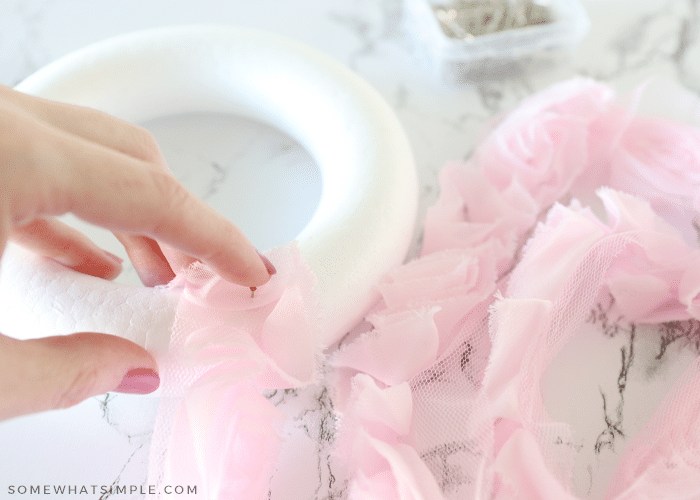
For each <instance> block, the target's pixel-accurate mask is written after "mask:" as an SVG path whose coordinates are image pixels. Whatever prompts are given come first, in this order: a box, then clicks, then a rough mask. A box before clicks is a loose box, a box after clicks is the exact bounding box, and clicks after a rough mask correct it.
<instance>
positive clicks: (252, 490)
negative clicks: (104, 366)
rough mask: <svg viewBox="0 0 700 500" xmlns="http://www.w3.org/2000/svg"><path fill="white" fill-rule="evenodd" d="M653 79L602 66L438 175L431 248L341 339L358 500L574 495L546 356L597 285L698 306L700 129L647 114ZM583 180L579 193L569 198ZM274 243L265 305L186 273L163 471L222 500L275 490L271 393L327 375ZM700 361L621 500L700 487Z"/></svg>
mask: <svg viewBox="0 0 700 500" xmlns="http://www.w3.org/2000/svg"><path fill="white" fill-rule="evenodd" d="M658 88H659V87H658V85H656V84H649V85H646V86H642V87H640V88H639V89H638V90H637V91H635V92H633V93H632V94H631V95H630V96H629V97H628V98H627V100H626V103H625V104H624V105H623V104H621V103H622V102H625V101H623V100H620V101H616V100H615V97H614V93H613V91H612V90H611V89H610V88H609V87H607V86H605V85H603V84H600V83H596V82H593V81H591V80H585V79H574V80H570V81H567V82H563V83H561V84H558V85H555V86H553V87H551V88H549V89H547V90H545V91H544V92H541V93H539V94H536V95H534V96H532V97H530V98H528V99H525V100H524V101H523V102H522V103H521V104H520V105H519V106H518V107H517V108H516V109H515V110H513V111H512V112H511V113H510V114H508V115H506V116H505V117H503V118H502V119H501V120H500V122H498V123H497V124H495V125H494V126H493V128H492V129H491V130H490V131H489V132H488V134H487V135H485V137H484V139H483V141H482V142H481V144H480V145H479V147H478V148H477V150H476V152H475V153H474V155H473V157H472V158H471V159H470V160H469V162H467V163H466V164H460V163H451V164H448V165H447V166H446V167H445V168H444V169H443V171H442V172H441V175H440V183H441V190H442V191H441V196H440V199H439V200H438V202H437V203H436V205H435V206H433V207H432V208H431V209H430V210H429V211H428V215H427V219H426V223H425V233H424V245H423V251H422V256H421V257H420V258H418V259H416V260H414V261H412V262H409V263H407V264H405V265H403V266H400V267H399V268H396V269H394V270H392V271H391V272H390V273H388V275H387V276H386V277H385V278H384V279H383V280H382V281H381V282H380V283H378V284H377V286H378V289H379V290H380V292H381V295H382V301H381V303H380V304H379V305H378V306H377V307H376V308H375V309H374V310H373V311H372V312H371V314H369V316H368V317H367V321H368V322H369V324H370V325H371V329H370V331H368V332H366V333H364V334H361V335H355V336H353V337H352V338H348V340H347V341H346V342H344V343H343V344H342V347H341V348H339V349H338V350H336V351H334V352H331V353H327V360H328V363H329V364H330V366H332V367H333V368H334V370H333V371H332V372H331V374H330V375H329V376H328V378H327V380H332V381H333V384H334V387H335V395H334V400H335V402H336V403H337V406H336V408H337V410H338V414H339V417H340V422H341V425H340V430H339V434H338V436H337V439H336V453H337V455H338V456H339V457H340V458H341V459H342V460H343V461H344V463H345V464H346V465H347V466H348V468H349V470H350V471H351V477H350V482H349V485H348V489H347V494H348V498H350V499H366V498H372V499H398V500H409V499H411V500H419V499H420V500H439V499H441V498H444V499H457V498H459V499H477V500H490V499H493V498H495V499H499V500H506V499H533V500H534V499H552V500H560V499H561V500H564V499H566V500H570V499H573V498H576V496H575V495H574V493H573V492H572V484H571V474H572V469H573V461H574V456H575V452H574V451H573V449H572V448H571V447H570V446H565V444H566V443H570V442H572V438H573V437H572V435H571V431H570V429H569V427H568V426H567V425H565V424H563V423H559V422H555V421H552V420H551V419H550V418H549V416H548V415H547V412H546V410H545V408H544V404H543V401H542V394H541V391H540V380H541V378H542V375H543V373H544V372H545V370H546V368H547V367H548V366H549V364H550V363H551V362H552V360H553V359H554V358H555V357H556V356H557V354H558V353H559V352H560V351H561V349H562V348H563V347H564V346H565V345H566V343H567V342H568V341H569V340H570V339H571V338H572V336H573V335H574V333H576V332H577V331H578V329H579V327H580V325H581V324H582V323H583V321H584V318H585V315H586V314H587V312H588V311H589V310H590V308H591V306H592V305H593V304H594V303H595V301H596V300H598V299H599V298H600V297H604V296H610V297H612V299H613V303H614V306H613V307H614V312H615V313H616V314H619V315H620V316H624V317H625V318H626V319H627V320H629V321H634V322H642V323H659V322H666V321H678V320H687V319H690V318H697V317H699V313H700V310H699V307H700V298H699V296H698V294H699V293H700V270H699V269H700V266H698V263H700V253H699V252H698V250H697V248H695V247H694V246H691V241H693V239H694V238H693V237H694V235H693V231H692V225H691V221H692V219H693V217H694V214H695V212H696V211H697V210H698V208H700V131H699V130H698V129H697V128H694V127H692V126H690V125H687V124H682V123H677V122H674V121H671V120H668V119H664V118H660V117H655V116H644V115H638V114H636V113H637V110H638V108H639V109H642V108H643V107H644V106H645V105H646V104H645V102H646V101H645V96H646V95H647V94H649V95H652V97H653V98H654V99H656V98H657V96H658ZM674 92H675V91H674V90H668V91H667V94H666V95H667V96H669V99H671V97H670V96H673V95H674ZM683 96H684V97H683V98H684V99H685V100H686V102H693V103H694V105H695V106H698V105H699V103H700V100H698V99H697V98H694V99H695V101H692V98H690V97H688V96H687V94H683ZM657 107H658V106H657ZM600 185H603V186H609V187H605V188H601V189H599V190H598V191H597V195H596V196H594V195H593V188H594V187H596V186H600ZM628 193H629V194H628ZM572 194H575V195H576V196H578V197H579V198H580V200H581V201H578V200H577V199H571V200H570V201H568V202H566V203H564V204H559V203H557V200H564V199H567V198H569V199H570V198H571V196H572ZM584 203H586V204H590V207H589V206H588V205H584ZM662 216H663V217H662ZM674 226H677V227H674ZM269 257H270V258H271V260H272V261H273V262H274V263H275V266H276V267H277V269H278V270H280V272H279V273H278V275H276V276H275V277H274V278H273V281H272V282H271V283H270V284H269V285H266V286H265V287H261V288H260V289H259V291H258V292H256V297H255V299H251V298H250V294H249V291H248V289H242V288H240V287H235V286H233V285H229V284H227V283H225V282H223V281H221V280H220V279H219V278H217V277H215V276H213V275H211V274H210V273H209V272H208V271H207V270H206V269H203V268H196V269H192V270H190V271H188V273H187V274H185V275H182V276H179V277H178V278H177V283H175V284H174V285H173V286H181V287H183V288H184V293H183V299H182V302H181V304H180V306H179V309H178V319H177V322H176V325H175V332H174V336H173V342H172V347H173V359H174V360H176V361H174V362H173V363H174V364H173V366H175V367H176V368H175V371H178V370H179V372H178V373H179V375H178V377H172V378H171V380H170V381H169V382H168V379H166V383H169V384H171V385H172V387H178V384H181V383H182V381H183V380H196V381H194V382H193V383H188V385H187V392H186V393H185V396H184V399H183V400H182V402H181V403H178V405H179V406H178V408H177V410H176V411H173V410H167V409H164V410H163V412H162V415H166V416H167V414H170V417H169V419H168V418H165V417H163V418H161V420H160V422H161V424H159V427H158V428H157V429H156V431H157V435H159V436H160V435H167V436H168V439H167V440H164V439H161V440H160V445H158V444H156V446H154V447H153V449H152V453H151V455H152V462H151V464H152V465H151V469H152V471H155V472H154V473H155V475H156V476H158V477H168V478H169V479H173V478H174V479H177V480H184V479H186V480H187V481H194V482H196V483H197V484H201V485H202V487H203V488H204V490H203V491H205V492H206V495H205V498H210V499H224V498H226V499H229V498H235V499H237V498H241V499H242V498H246V499H256V498H260V499H262V498H265V497H266V494H267V486H266V485H267V482H268V481H269V478H270V475H271V474H272V471H273V469H274V463H275V458H276V455H277V453H278V450H279V448H280V442H281V441H280V440H281V438H280V433H279V429H280V425H281V423H282V418H283V417H282V415H281V414H280V413H279V412H278V411H277V410H276V409H275V408H274V407H273V406H271V405H270V404H269V403H268V402H267V400H265V398H263V397H262V396H260V394H259V391H260V390H262V389H266V388H288V387H301V386H304V385H306V384H309V383H312V382H313V381H315V380H316V378H317V376H316V371H315V370H316V367H317V364H318V362H319V360H320V359H321V356H322V346H320V344H319V342H318V338H319V336H318V332H317V331H315V329H314V328H315V324H316V323H315V321H314V319H315V317H316V309H315V307H316V306H315V300H314V295H313V294H314V291H313V277H312V276H311V272H310V270H309V269H308V267H306V266H305V265H304V263H303V261H302V260H301V258H300V257H299V254H298V251H297V250H296V248H295V247H294V246H293V245H289V246H286V247H283V248H280V249H276V250H275V251H274V252H273V253H272V254H271V255H270V256H269ZM185 364H188V366H190V368H182V366H184V365H185ZM699 366H700V365H698V364H697V363H695V364H694V365H693V367H692V368H691V369H689V371H688V372H687V373H686V375H685V376H684V377H683V379H682V380H681V381H680V382H679V384H678V386H677V388H676V389H674V391H672V393H671V394H669V396H668V398H667V400H666V402H665V403H664V405H663V406H662V407H661V408H660V409H659V411H658V412H657V414H656V416H655V417H653V419H652V420H651V422H650V423H649V424H648V426H647V428H646V429H645V430H644V431H643V432H642V434H641V435H640V436H639V437H638V438H637V440H636V441H635V442H634V443H633V444H632V445H631V446H630V448H629V449H628V451H627V454H626V455H625V456H624V457H623V458H622V460H621V461H620V464H619V466H618V467H619V468H618V473H616V475H615V480H614V482H613V483H612V484H611V486H610V490H609V494H608V496H607V498H609V499H619V500H622V499H625V500H628V499H641V498H660V499H661V498H668V499H671V498H697V496H698V494H700V492H699V490H698V484H700V447H698V446H697V443H696V441H697V436H696V435H697V428H698V424H697V422H696V420H697V415H698V414H699V411H698V408H699V406H698V405H700V403H699V401H700V397H699V396H700V394H697V390H696V389H695V388H696V387H699V386H700V375H699V374H700V368H698V367H699ZM185 372H187V373H190V375H189V378H188V377H184V376H183V373H185ZM192 373H195V375H192ZM171 406H172V404H171ZM162 415H161V416H162ZM173 415H174V416H173ZM165 450H167V453H166V455H165V456H166V459H165V462H164V464H160V465H159V463H158V462H157V461H154V460H153V457H154V454H156V455H157V454H158V453H161V454H162V453H163V452H164V451H165Z"/></svg>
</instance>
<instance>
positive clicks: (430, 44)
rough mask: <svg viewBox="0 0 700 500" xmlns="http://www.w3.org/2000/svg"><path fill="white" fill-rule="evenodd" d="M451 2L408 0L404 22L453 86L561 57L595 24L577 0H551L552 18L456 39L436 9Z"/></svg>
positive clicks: (427, 59) (432, 65)
mask: <svg viewBox="0 0 700 500" xmlns="http://www.w3.org/2000/svg"><path fill="white" fill-rule="evenodd" d="M447 3H449V0H404V22H405V27H406V30H407V33H408V35H409V36H411V37H413V39H414V40H415V42H416V45H417V48H418V51H419V56H420V57H421V59H423V62H424V64H425V65H427V66H428V68H429V69H430V70H431V71H432V72H433V74H434V75H435V77H436V78H437V79H438V80H439V81H442V82H443V83H444V84H446V85H448V86H460V85H464V84H469V83H473V82H478V81H484V80H496V79H500V78H504V77H506V76H508V75H510V74H513V73H514V72H515V71H519V70H520V68H522V66H523V65H524V64H537V63H548V62H552V61H556V60H558V58H560V57H561V56H562V55H564V54H566V53H567V51H569V50H571V49H573V48H574V47H576V46H577V45H578V43H579V42H580V41H581V39H582V38H583V37H584V36H585V35H586V33H587V32H588V30H589V28H590V21H589V20H588V15H587V14H586V10H585V9H584V7H583V6H582V5H581V3H580V2H579V1H578V0H549V1H547V2H546V7H547V8H548V9H549V10H550V14H551V17H552V19H551V21H550V22H547V23H544V24H535V25H530V26H524V27H519V28H511V29H504V30H502V31H496V32H494V33H488V34H483V35H477V36H474V37H470V38H468V39H460V38H454V37H452V36H448V35H447V34H446V33H445V32H444V31H443V28H442V27H441V25H440V22H439V21H438V18H437V16H436V13H435V11H434V9H433V7H437V6H439V5H445V4H447ZM542 3H543V2H540V4H542Z"/></svg>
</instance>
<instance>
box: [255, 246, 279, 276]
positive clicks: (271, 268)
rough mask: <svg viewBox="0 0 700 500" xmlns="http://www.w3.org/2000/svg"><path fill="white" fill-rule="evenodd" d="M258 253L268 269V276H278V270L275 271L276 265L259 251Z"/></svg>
mask: <svg viewBox="0 0 700 500" xmlns="http://www.w3.org/2000/svg"><path fill="white" fill-rule="evenodd" d="M256 252H258V255H259V256H260V259H261V260H262V261H263V264H265V269H267V274H269V275H270V276H272V275H273V274H277V269H275V266H274V264H272V262H270V259H268V258H267V257H265V256H264V255H263V254H261V253H260V252H259V251H258V250H256Z"/></svg>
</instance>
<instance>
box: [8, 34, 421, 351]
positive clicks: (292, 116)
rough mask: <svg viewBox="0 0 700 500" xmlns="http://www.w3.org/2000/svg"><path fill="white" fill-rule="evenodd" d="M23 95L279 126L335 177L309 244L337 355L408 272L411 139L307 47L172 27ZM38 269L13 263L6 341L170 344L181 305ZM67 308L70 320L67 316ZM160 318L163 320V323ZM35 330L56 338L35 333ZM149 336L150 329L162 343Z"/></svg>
mask: <svg viewBox="0 0 700 500" xmlns="http://www.w3.org/2000/svg"><path fill="white" fill-rule="evenodd" d="M16 88H17V89H18V90H20V91H22V92H26V93H29V94H33V95H37V96H41V97H44V98H48V99H53V100H57V101H63V102H68V103H72V104H78V105H82V106H88V107H91V108H95V109H98V110H101V111H104V112H107V113H109V114H112V115H114V116H117V117H119V118H122V119H125V120H128V121H131V122H142V121H145V120H150V119H154V118H158V117H163V116H168V115H177V114H183V113H230V114H235V115H239V116H242V117H246V118H251V119H255V120H260V121H263V122H266V123H268V124H270V125H272V126H275V127H277V128H279V129H281V130H282V131H284V132H286V133H288V134H289V135H291V136H292V137H293V138H295V139H296V140H297V141H299V142H300V143H301V144H302V145H303V146H304V147H305V148H306V149H307V150H308V151H309V153H310V154H311V155H312V156H313V157H314V159H315V160H316V162H317V163H318V165H319V167H320V169H321V172H322V178H323V190H322V195H321V200H320V204H319V206H318V209H317V211H316V213H315V214H314V216H313V218H312V220H311V221H310V222H309V224H308V225H307V227H306V228H305V229H304V230H303V231H302V232H301V233H300V234H299V236H298V238H297V240H298V242H299V247H300V250H301V252H302V255H303V257H304V258H305V259H306V260H307V262H308V263H309V265H310V266H311V268H312V269H313V271H314V272H315V274H316V276H317V278H318V281H319V285H318V297H319V300H320V305H321V310H322V311H327V312H332V317H331V314H327V315H326V317H323V318H321V319H322V325H323V330H322V331H323V332H324V338H323V341H324V343H325V344H326V345H330V344H332V343H333V342H334V341H336V340H337V339H338V338H339V337H340V336H342V335H343V334H344V333H345V331H346V330H347V329H349V328H351V327H352V326H353V325H354V324H356V323H357V322H358V321H359V320H360V319H361V318H362V317H363V315H364V314H365V312H366V311H367V309H368V308H369V307H370V306H371V305H372V304H373V303H374V302H375V300H376V298H377V294H376V292H375V291H374V290H373V284H374V283H376V282H377V280H378V279H379V278H380V277H381V276H382V275H383V274H384V273H385V271H386V270H388V269H389V268H391V267H393V266H395V265H398V264H400V263H401V262H402V260H403V258H404V256H405V253H406V250H407V248H408V245H409V244H410V240H411V236H412V233H413V228H414V222H415V217H416V210H417V209H416V207H417V179H416V172H415V167H414V163H413V157H412V154H411V150H410V145H409V142H408V140H407V138H406V135H405V132H404V131H403V129H402V127H401V125H400V123H399V121H398V120H397V118H396V117H395V115H394V114H393V112H392V111H391V109H390V108H389V106H388V105H387V104H386V103H385V102H384V100H383V99H382V98H381V96H380V95H379V94H378V93H377V92H376V91H375V90H374V89H373V88H371V87H370V86H369V85H368V84H367V83H366V82H364V81H363V80H362V79H361V78H359V77H358V76H357V75H355V74H354V73H353V72H351V71H350V70H348V69H347V68H345V67H344V66H343V65H341V64H339V63H337V62H335V61H334V60H332V59H331V58H329V57H327V56H325V55H323V54H321V53H320V52H318V51H316V50H314V49H311V48H309V47H307V46H305V45H303V44H301V43H298V42H295V41H292V40H289V39H285V38H282V37H279V36H276V35H272V34H269V33H265V32H260V31H254V30H248V29H238V28H231V27H223V26H189V27H170V28H159V29H153V30H147V31H142V32H137V33H133V34H127V35H123V36H118V37H116V38H112V39H109V40H107V41H104V42H100V43H98V44H96V45H93V46H90V47H87V48H85V49H82V50H79V51H77V52H75V53H72V54H69V55H67V56H65V57H63V58H61V59H59V60H58V61H56V62H54V63H52V64H50V65H48V66H46V67H45V68H43V69H41V70H39V71H38V72H36V73H35V74H33V75H32V76H30V77H29V78H27V79H26V80H25V81H23V82H22V83H21V84H19V85H18V86H17V87H16ZM262 201H263V202H264V200H262ZM31 259H32V257H30V256H28V255H27V254H25V253H22V252H18V251H17V250H16V249H9V251H7V252H6V255H5V258H4V262H3V273H2V274H3V276H2V285H1V287H0V288H2V290H0V299H2V301H3V302H4V303H5V307H4V309H5V310H3V311H0V312H2V313H3V315H4V319H3V320H2V321H1V322H0V327H1V328H3V331H4V332H6V333H9V334H15V335H16V336H22V335H25V336H27V335H35V334H40V333H43V334H44V335H49V334H54V333H56V331H58V332H59V333H68V332H70V331H71V329H74V330H75V331H80V330H81V328H82V329H83V330H84V329H85V328H86V327H90V328H91V329H92V330H97V331H107V332H108V333H114V334H117V335H121V336H127V337H130V338H131V339H132V340H135V341H137V342H139V343H141V344H142V345H146V346H147V347H149V346H150V347H151V348H156V347H157V346H161V347H165V346H167V340H168V339H167V338H160V339H155V338H154V332H153V329H154V328H156V329H160V330H161V331H162V330H167V329H168V328H169V327H170V326H171V320H172V314H171V313H172V311H170V312H169V309H173V308H174V304H175V302H174V301H173V300H172V299H167V298H163V297H159V296H158V291H147V290H144V289H140V290H138V291H137V290H135V289H134V287H132V286H130V285H120V284H116V283H107V282H104V281H102V280H97V279H95V278H92V277H88V276H83V275H79V274H78V273H75V272H73V271H71V270H68V269H65V268H61V267H59V266H48V267H47V266H46V265H44V264H43V263H40V262H39V261H38V260H36V259H34V260H31ZM27 266H29V267H32V269H31V270H30V271H28V270H26V268H27ZM88 296H89V300H88ZM137 296H138V297H140V299H139V300H129V299H130V298H131V299H135V298H136V297H137ZM144 297H146V298H147V300H146V298H144ZM61 300H62V301H63V306H62V307H60V308H59V309H63V311H57V310H56V309H57V308H56V303H57V301H58V302H61ZM127 302H128V303H129V309H128V310H126V311H125V310H124V309H123V308H122V309H120V311H119V312H115V311H114V309H111V311H112V314H110V309H109V306H110V304H112V305H117V304H121V303H127ZM66 309H70V311H66ZM154 309H159V310H160V312H161V313H162V314H160V315H156V316H158V317H159V318H160V319H158V320H156V319H153V316H154V314H153V313H154ZM59 313H60V318H59V316H57V315H59ZM115 315H116V316H119V315H121V316H122V317H121V318H114V317H113V316H115ZM41 316H43V319H42V318H41ZM125 316H128V317H125ZM100 317H103V318H104V320H103V321H102V322H101V320H100V319H99V318H100ZM48 318H53V320H50V321H49V320H48ZM96 318H97V319H96ZM27 325H34V326H35V327H34V330H38V329H44V328H46V327H47V326H50V325H53V327H54V328H53V331H43V332H36V331H33V332H31V331H30V332H29V334H27V333H26V330H27V329H29V330H32V328H31V327H28V326H27ZM120 325H121V326H120ZM21 330H25V332H23V331H21ZM127 330H128V332H127ZM139 330H140V331H144V330H147V331H148V336H147V337H148V338H146V337H144V336H143V335H141V336H139V335H140V334H139ZM129 332H131V333H129ZM166 333H169V332H164V333H162V334H158V335H165V334H166Z"/></svg>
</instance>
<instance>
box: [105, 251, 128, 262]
mask: <svg viewBox="0 0 700 500" xmlns="http://www.w3.org/2000/svg"><path fill="white" fill-rule="evenodd" d="M102 251H103V252H104V253H105V254H106V255H107V257H109V258H110V259H111V260H112V261H114V262H117V263H119V264H121V263H122V262H124V259H122V258H121V257H119V256H117V255H114V254H113V253H112V252H108V251H107V250H102Z"/></svg>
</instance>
